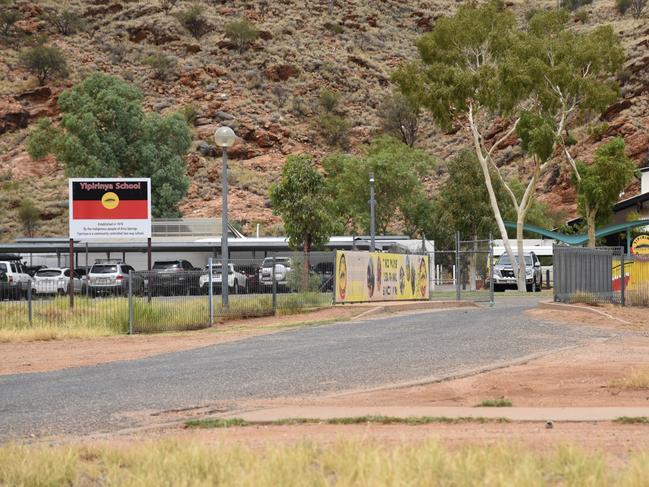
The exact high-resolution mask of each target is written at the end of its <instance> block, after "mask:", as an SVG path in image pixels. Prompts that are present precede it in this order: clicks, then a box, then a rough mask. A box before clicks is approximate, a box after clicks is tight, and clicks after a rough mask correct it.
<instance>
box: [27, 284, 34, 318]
mask: <svg viewBox="0 0 649 487" xmlns="http://www.w3.org/2000/svg"><path fill="white" fill-rule="evenodd" d="M27 284H28V285H29V286H28V287H27V315H28V317H29V326H32V314H33V313H32V281H31V279H30V280H29V281H28V282H27Z"/></svg>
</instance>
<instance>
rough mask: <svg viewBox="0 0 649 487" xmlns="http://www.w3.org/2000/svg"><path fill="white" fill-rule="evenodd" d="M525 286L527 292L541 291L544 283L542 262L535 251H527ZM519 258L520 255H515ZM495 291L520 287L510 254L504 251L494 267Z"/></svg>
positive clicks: (525, 256) (524, 255)
mask: <svg viewBox="0 0 649 487" xmlns="http://www.w3.org/2000/svg"><path fill="white" fill-rule="evenodd" d="M523 257H524V258H525V287H526V288H527V292H530V291H540V290H541V285H542V284H543V272H542V271H541V263H540V262H539V258H538V257H537V256H536V254H535V253H534V252H525V253H524V254H523ZM515 258H516V259H518V256H515ZM492 274H493V276H492V277H493V280H494V291H497V292H498V291H504V290H505V289H518V284H517V283H516V278H515V277H514V269H513V267H512V263H511V261H510V260H509V255H508V254H507V253H504V254H503V255H501V256H500V257H499V258H498V261H497V262H496V263H495V264H494V269H493V273H492Z"/></svg>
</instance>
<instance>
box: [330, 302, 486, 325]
mask: <svg viewBox="0 0 649 487" xmlns="http://www.w3.org/2000/svg"><path fill="white" fill-rule="evenodd" d="M368 305H371V303H358V304H337V305H335V306H337V307H342V306H344V307H361V308H367V307H368ZM478 307H479V306H478V305H477V304H476V303H474V302H472V301H406V302H395V301H387V302H381V303H376V305H375V306H373V307H372V308H370V309H368V310H366V311H363V312H362V313H360V314H358V315H356V316H355V317H354V318H352V320H353V321H355V320H360V319H363V318H367V317H369V316H374V315H380V314H386V313H404V312H408V311H426V310H444V309H453V308H478Z"/></svg>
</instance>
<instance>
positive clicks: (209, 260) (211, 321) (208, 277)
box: [207, 257, 223, 326]
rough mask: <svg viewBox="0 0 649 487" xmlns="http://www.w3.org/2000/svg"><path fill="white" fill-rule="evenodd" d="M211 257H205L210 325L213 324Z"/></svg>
mask: <svg viewBox="0 0 649 487" xmlns="http://www.w3.org/2000/svg"><path fill="white" fill-rule="evenodd" d="M212 266H213V264H212V257H210V258H209V259H207V286H208V287H207V298H208V299H209V304H208V308H209V310H210V326H212V325H213V324H214V290H213V289H212V279H213V277H212ZM221 286H223V273H221Z"/></svg>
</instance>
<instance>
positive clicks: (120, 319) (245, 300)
mask: <svg viewBox="0 0 649 487" xmlns="http://www.w3.org/2000/svg"><path fill="white" fill-rule="evenodd" d="M68 303H69V301H68V297H67V296H64V297H57V298H55V299H51V300H44V301H34V304H33V311H32V323H31V324H30V323H29V320H28V311H27V309H28V308H27V302H26V301H2V302H0V313H1V315H0V316H1V318H0V343H7V342H21V341H44V340H58V339H66V338H92V337H101V336H112V335H120V334H125V333H127V332H128V319H129V316H128V315H129V312H128V299H126V298H105V299H88V298H84V297H77V298H76V299H75V307H74V309H73V310H71V309H70V308H69V304H68ZM208 303H209V300H208V298H207V297H203V298H199V297H196V298H191V299H188V300H182V301H165V300H157V299H154V300H153V301H152V302H151V303H147V300H146V298H135V300H134V307H133V315H134V325H135V326H134V331H135V332H139V333H158V332H164V331H179V330H190V329H197V328H201V327H205V326H207V324H208V319H209V310H208ZM214 304H215V306H214V315H215V319H216V318H223V317H224V316H225V318H226V319H241V318H251V317H258V316H269V315H272V314H273V305H272V296H271V295H263V296H259V295H251V296H248V295H240V296H232V297H231V298H230V308H229V310H228V312H227V313H224V312H223V310H222V309H221V302H220V299H219V297H218V296H217V297H215V300H214ZM327 306H331V295H330V294H326V293H322V294H321V293H297V294H296V293H290V294H280V295H278V297H277V311H276V314H277V315H279V316H282V315H290V314H297V313H302V312H304V311H309V310H313V309H317V308H323V307H327Z"/></svg>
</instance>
